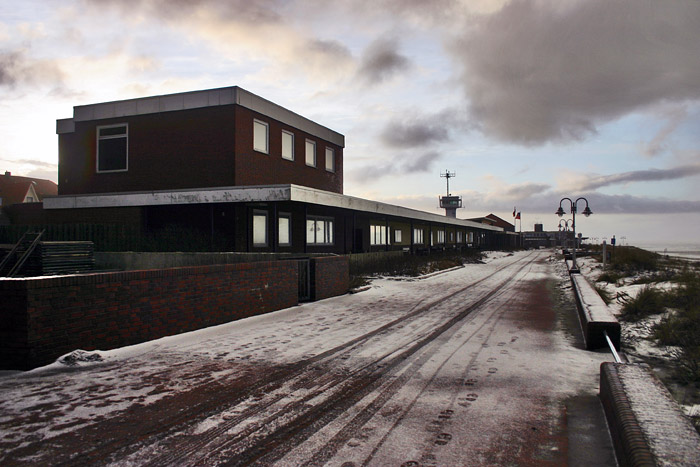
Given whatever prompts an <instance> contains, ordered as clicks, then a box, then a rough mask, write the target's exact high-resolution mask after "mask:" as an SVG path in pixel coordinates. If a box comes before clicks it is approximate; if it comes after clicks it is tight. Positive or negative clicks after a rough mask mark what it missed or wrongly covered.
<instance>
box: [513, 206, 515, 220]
mask: <svg viewBox="0 0 700 467" xmlns="http://www.w3.org/2000/svg"><path fill="white" fill-rule="evenodd" d="M513 217H515V206H513Z"/></svg>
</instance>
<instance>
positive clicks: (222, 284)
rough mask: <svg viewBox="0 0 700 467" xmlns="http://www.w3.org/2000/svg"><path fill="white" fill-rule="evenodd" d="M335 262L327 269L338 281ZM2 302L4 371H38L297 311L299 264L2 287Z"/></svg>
mask: <svg viewBox="0 0 700 467" xmlns="http://www.w3.org/2000/svg"><path fill="white" fill-rule="evenodd" d="M331 263H332V262H330V263H329V265H328V266H329V268H326V269H324V268H322V270H324V271H327V272H329V273H332V274H335V273H336V272H334V271H335V268H333V271H331V269H330V264H331ZM324 266H325V263H324ZM325 274H326V273H325V272H324V276H325ZM346 274H347V271H346ZM340 280H341V282H342V278H341V279H340ZM326 283H328V284H331V286H329V287H330V291H327V290H326V289H325V288H326V287H327V286H326ZM317 290H318V292H319V293H318V295H319V297H322V298H325V297H329V296H332V295H334V294H335V295H337V293H336V292H337V291H338V290H340V289H339V288H338V287H337V284H336V282H335V281H334V280H331V279H329V278H324V279H323V280H322V281H321V282H319V284H318V285H317ZM346 291H347V286H346V287H345V290H343V291H342V292H341V293H345V292H346ZM0 296H2V300H3V306H2V308H1V309H0V369H30V368H35V367H37V366H41V365H45V364H48V363H51V362H53V361H54V360H55V359H56V358H57V357H59V356H61V355H63V354H65V353H67V352H70V351H72V350H75V349H84V350H94V349H100V350H107V349H113V348H117V347H121V346H125V345H131V344H136V343H139V342H145V341H148V340H152V339H157V338H160V337H163V336H168V335H172V334H177V333H182V332H187V331H192V330H195V329H200V328H204V327H207V326H213V325H217V324H222V323H226V322H229V321H233V320H236V319H241V318H245V317H248V316H253V315H258V314H263V313H267V312H270V311H274V310H280V309H283V308H287V307H290V306H294V305H296V304H297V303H298V270H297V265H296V263H295V262H293V261H266V262H257V263H240V264H227V265H214V266H199V267H185V268H173V269H159V270H144V271H129V272H116V273H100V274H83V275H75V276H59V277H47V278H27V279H20V280H0Z"/></svg>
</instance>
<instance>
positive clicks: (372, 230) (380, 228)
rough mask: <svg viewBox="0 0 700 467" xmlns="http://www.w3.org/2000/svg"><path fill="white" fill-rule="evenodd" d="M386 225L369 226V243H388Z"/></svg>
mask: <svg viewBox="0 0 700 467" xmlns="http://www.w3.org/2000/svg"><path fill="white" fill-rule="evenodd" d="M386 242H387V236H386V225H370V226H369V244H370V245H386Z"/></svg>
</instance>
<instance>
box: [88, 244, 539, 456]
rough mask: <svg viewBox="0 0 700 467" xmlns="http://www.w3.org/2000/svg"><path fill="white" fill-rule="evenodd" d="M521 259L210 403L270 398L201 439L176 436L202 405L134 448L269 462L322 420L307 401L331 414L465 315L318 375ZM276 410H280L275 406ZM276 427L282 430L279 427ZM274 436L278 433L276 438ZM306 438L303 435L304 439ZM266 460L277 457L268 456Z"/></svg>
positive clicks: (214, 406) (219, 406) (215, 409)
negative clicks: (299, 392)
mask: <svg viewBox="0 0 700 467" xmlns="http://www.w3.org/2000/svg"><path fill="white" fill-rule="evenodd" d="M525 258H527V257H523V258H520V259H518V260H517V261H513V262H511V263H508V264H505V265H503V266H501V267H499V268H498V269H496V270H495V271H494V272H492V273H491V274H488V275H486V276H484V277H482V278H481V279H479V280H477V281H474V282H471V283H470V284H467V285H466V286H464V287H461V288H459V289H458V290H456V291H454V292H452V293H450V294H448V295H446V296H444V297H441V298H439V299H437V300H434V301H432V302H430V303H426V304H424V305H423V306H420V307H419V308H415V309H413V310H412V311H411V312H410V313H408V314H406V315H404V316H402V317H400V318H397V319H395V320H393V321H391V322H389V323H386V324H384V325H382V326H380V327H378V328H376V329H374V330H372V331H371V332H369V333H366V334H364V335H362V336H358V337H357V338H355V339H352V340H350V341H348V342H345V343H343V344H341V345H339V346H336V347H334V348H332V349H329V350H327V351H325V352H323V353H321V354H318V355H316V356H313V357H310V358H307V359H304V360H301V361H299V362H297V363H295V364H293V365H288V366H286V367H284V368H282V369H281V370H277V371H274V372H272V373H271V374H270V375H268V376H267V377H265V378H263V379H261V380H260V381H258V382H257V383H255V384H253V385H251V386H250V387H249V388H247V390H246V391H245V393H243V394H239V395H238V396H235V395H233V396H234V398H233V399H228V400H225V401H222V400H220V399H219V400H216V401H213V402H214V403H213V404H211V405H212V407H211V409H210V410H208V411H206V414H207V415H211V414H213V413H217V412H224V411H225V410H226V409H225V408H222V406H223V405H225V406H226V407H232V406H237V405H240V404H245V403H246V402H249V401H250V400H251V399H254V395H256V394H269V396H267V397H265V396H263V397H262V398H261V399H258V400H256V401H253V404H249V405H250V406H249V407H248V408H246V409H245V410H244V411H243V412H242V413H240V414H238V415H235V416H230V417H228V419H225V420H224V421H223V422H222V423H219V424H218V425H217V426H216V427H214V428H212V429H210V430H208V431H206V432H204V433H202V434H198V435H196V436H192V437H189V439H187V438H186V437H183V436H178V435H177V434H178V433H182V432H183V428H182V426H183V425H191V423H192V421H193V420H195V419H201V415H200V414H201V412H202V404H198V407H197V411H198V413H197V414H193V413H188V411H187V410H185V411H184V413H182V414H181V416H179V417H177V418H176V419H175V420H174V421H172V422H171V423H170V426H166V427H165V428H166V430H165V431H166V434H165V436H163V434H162V433H161V434H160V435H158V436H157V437H152V442H149V441H148V439H141V440H140V441H141V442H140V443H139V444H140V446H141V447H142V448H143V449H142V450H141V452H142V453H143V454H145V453H146V452H144V451H149V449H148V448H149V445H155V447H156V448H157V451H156V452H155V453H154V452H151V454H156V455H155V457H152V456H151V455H147V456H146V457H150V459H148V461H147V465H163V464H169V463H183V461H184V462H186V463H190V462H192V463H195V462H197V461H196V459H198V458H199V459H203V458H204V457H206V456H207V454H206V453H207V452H211V451H212V450H213V449H218V450H221V449H223V448H224V447H227V448H226V449H225V450H226V451H230V446H231V445H236V444H238V445H239V446H240V447H241V448H242V449H241V450H239V449H235V450H236V451H237V452H239V453H240V452H246V451H247V452H249V454H253V452H256V453H257V454H255V455H252V456H244V457H246V458H252V459H254V458H257V457H260V456H266V457H268V455H267V454H266V453H265V449H261V447H262V446H266V445H268V444H269V440H270V439H274V438H275V436H279V433H281V432H289V431H292V432H297V433H298V432H300V431H303V430H302V428H305V427H307V426H309V425H310V423H301V425H300V422H299V419H302V418H304V419H313V418H314V417H310V416H309V415H315V418H320V417H321V415H322V413H321V412H322V411H318V410H316V411H313V412H314V413H311V412H310V411H309V404H310V401H311V400H312V399H314V398H317V397H319V396H320V395H322V394H323V393H328V392H331V391H334V393H333V394H332V395H330V398H329V399H327V400H326V402H324V403H322V408H323V410H326V411H328V410H330V408H331V406H332V405H333V404H337V400H338V399H343V398H345V399H347V400H350V399H351V398H352V396H353V393H356V392H357V388H356V387H355V385H354V381H356V380H358V379H360V380H362V379H367V378H369V380H371V381H376V380H377V379H378V378H379V377H381V376H383V375H385V374H387V373H388V372H389V370H391V369H393V368H395V367H396V366H397V365H398V364H399V363H401V362H402V361H403V360H405V359H406V358H408V357H409V356H411V355H413V354H414V353H415V352H417V351H418V350H420V349H421V348H422V347H424V346H425V345H427V343H429V342H430V341H432V340H433V339H435V338H437V337H438V336H439V335H440V334H441V333H442V332H444V331H445V330H447V329H448V328H449V327H451V326H453V325H454V324H455V323H456V322H458V321H459V320H460V319H463V317H464V316H461V314H460V317H459V319H453V320H451V321H450V322H449V323H448V325H447V326H446V327H444V329H443V327H441V328H440V331H439V332H437V331H436V332H433V333H431V334H429V335H428V337H427V338H424V339H421V340H420V341H419V344H418V345H415V344H414V345H412V346H410V347H409V348H408V349H406V350H403V351H401V352H400V353H399V354H398V355H394V354H396V349H393V350H391V351H390V352H389V353H387V354H386V355H384V356H382V357H380V358H379V359H378V360H376V361H373V362H371V363H369V364H367V365H364V366H361V367H358V368H355V369H351V370H350V371H349V372H347V373H346V374H343V375H333V374H332V373H329V372H326V374H323V373H321V372H323V371H324V368H326V367H328V366H330V367H333V366H338V364H337V363H336V364H335V365H334V363H333V362H335V361H340V362H341V363H340V365H341V366H342V362H343V361H344V357H348V358H349V357H351V356H352V354H353V353H355V352H356V351H357V350H358V349H361V348H362V346H363V345H365V344H366V343H367V342H368V341H370V340H371V339H374V338H376V337H378V336H380V335H381V334H382V333H387V332H388V331H390V330H392V329H395V328H397V327H399V326H405V325H406V324H407V323H409V322H411V321H414V320H416V319H418V318H419V317H421V316H422V315H424V314H426V313H427V312H429V311H431V310H433V309H434V308H435V307H436V306H439V305H440V304H443V303H445V302H447V301H449V300H450V299H452V298H454V297H457V296H459V295H460V294H463V293H464V292H466V291H468V290H469V289H472V288H473V287H475V286H477V285H479V284H481V283H483V282H484V281H487V280H488V279H490V278H491V277H493V276H495V275H496V274H498V273H500V272H501V271H503V270H504V269H506V268H509V267H512V266H514V265H516V264H517V263H518V262H520V261H523V260H524V259H525ZM522 267H524V266H522ZM522 267H521V269H522ZM500 286H501V285H500V284H499V286H498V287H500ZM495 292H496V289H494V290H493V291H492V292H491V293H489V294H488V296H486V297H483V298H482V299H481V301H483V300H486V299H487V298H488V297H490V296H491V295H493V294H494V293H495ZM481 301H480V302H481ZM480 302H478V303H480ZM473 306H477V304H474V305H473ZM467 314H468V313H467ZM392 355H393V356H392ZM319 373H320V375H319ZM309 383H313V386H314V387H312V388H310V391H309V393H308V394H306V395H305V396H303V397H301V398H299V399H297V400H292V401H289V402H286V401H285V394H283V393H279V392H276V391H277V390H278V389H279V388H280V387H283V386H285V385H286V386H294V385H296V386H299V387H302V388H309ZM365 386H368V385H365ZM230 396H231V395H229V397H230ZM280 405H281V407H279V406H280ZM269 410H272V411H273V413H272V414H266V412H267V411H269ZM316 412H318V413H316ZM337 416H338V414H335V416H334V417H333V418H335V417H337ZM256 419H257V420H256ZM251 420H253V422H252V423H248V426H246V427H244V429H242V430H240V431H239V433H238V434H237V435H235V436H233V437H231V435H230V433H231V432H232V431H234V432H235V431H236V427H238V426H239V425H241V424H245V423H246V422H250V421H251ZM276 421H279V422H276ZM326 423H327V422H326ZM280 424H281V426H278V425H280ZM295 425H299V426H298V427H297V428H294V426H295ZM280 430H282V431H280ZM275 433H278V434H277V435H276V434H275ZM289 435H290V433H287V435H286V436H289ZM306 437H307V436H303V438H306ZM182 438H185V439H182ZM266 440H267V441H266ZM173 443H174V444H175V445H174V446H172V444H173ZM272 444H275V443H272ZM271 447H272V446H268V448H271ZM164 448H165V449H164ZM126 450H127V448H125V449H124V450H120V451H121V452H120V453H115V454H116V456H112V458H113V459H114V458H115V457H116V458H122V459H124V456H125V457H127V458H128V457H130V456H132V455H136V458H137V459H138V458H140V457H141V456H139V451H136V452H133V451H134V450H133V448H131V449H128V450H129V451H132V452H130V453H129V452H125V451H126ZM268 450H269V449H268ZM100 451H101V453H102V455H104V451H102V450H100ZM163 451H165V453H163ZM158 452H160V453H161V454H160V455H158ZM203 453H204V454H203ZM285 453H286V450H285ZM99 454H100V453H95V455H99ZM238 455H240V454H238ZM271 457H279V456H278V455H273V456H271ZM81 460H83V459H81ZM85 460H89V459H85Z"/></svg>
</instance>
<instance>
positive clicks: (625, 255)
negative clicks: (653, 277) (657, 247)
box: [610, 246, 661, 274]
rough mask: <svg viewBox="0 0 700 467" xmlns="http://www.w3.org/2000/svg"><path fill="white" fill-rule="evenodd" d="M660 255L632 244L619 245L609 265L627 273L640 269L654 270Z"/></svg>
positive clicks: (657, 266)
mask: <svg viewBox="0 0 700 467" xmlns="http://www.w3.org/2000/svg"><path fill="white" fill-rule="evenodd" d="M660 258H661V256H660V255H659V254H657V253H653V252H651V251H647V250H642V249H641V248H637V247H633V246H620V247H617V248H616V249H615V253H614V254H613V257H612V261H611V262H610V267H611V268H612V269H614V270H616V271H620V272H624V273H627V274H631V273H635V272H640V271H656V270H657V269H658V268H659V259H660Z"/></svg>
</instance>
